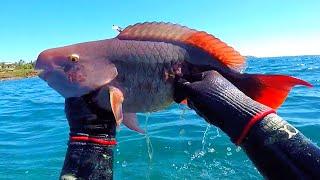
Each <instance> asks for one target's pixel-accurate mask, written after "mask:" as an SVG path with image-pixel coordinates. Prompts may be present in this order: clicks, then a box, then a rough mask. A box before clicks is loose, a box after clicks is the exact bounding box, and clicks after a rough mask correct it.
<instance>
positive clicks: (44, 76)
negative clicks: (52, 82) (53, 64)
mask: <svg viewBox="0 0 320 180" xmlns="http://www.w3.org/2000/svg"><path fill="white" fill-rule="evenodd" d="M36 72H37V73H38V76H39V77H40V78H41V79H43V80H44V81H47V80H48V77H49V75H50V74H51V72H52V71H46V70H43V69H41V70H36Z"/></svg>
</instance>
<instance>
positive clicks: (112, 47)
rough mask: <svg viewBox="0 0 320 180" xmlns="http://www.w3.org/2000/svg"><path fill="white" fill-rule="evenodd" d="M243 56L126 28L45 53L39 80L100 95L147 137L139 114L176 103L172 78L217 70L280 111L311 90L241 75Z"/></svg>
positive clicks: (163, 31) (169, 27)
mask: <svg viewBox="0 0 320 180" xmlns="http://www.w3.org/2000/svg"><path fill="white" fill-rule="evenodd" d="M244 67H245V57H243V56H242V55H240V53H239V52H237V51H236V50H234V49H233V48H232V47H230V46H228V45H227V44H226V43H224V42H222V41H221V40H220V39H218V38H216V37H215V36H213V35H211V34H208V33H206V32H204V31H197V30H195V29H190V28H187V27H185V26H181V25H177V24H171V23H162V22H146V23H138V24H135V25H131V26H128V27H127V28H125V29H124V30H122V31H121V32H120V33H119V34H118V35H117V36H116V37H115V38H112V39H105V40H99V41H92V42H85V43H79V44H74V45H69V46H64V47H59V48H53V49H48V50H45V51H43V52H41V53H40V54H39V56H38V59H37V61H36V69H38V70H41V71H42V72H41V73H40V74H39V77H40V78H42V79H43V80H44V81H46V82H47V83H48V85H49V86H50V87H52V88H53V89H54V90H56V91H57V92H58V93H60V94H61V95H62V96H63V97H65V98H68V97H80V96H82V95H85V94H88V93H90V92H92V91H95V90H100V92H99V95H98V96H97V101H98V102H97V103H98V104H99V105H100V106H103V108H105V109H106V110H110V111H112V112H113V114H114V116H115V119H116V122H117V124H118V125H120V123H121V122H123V123H124V124H125V125H126V126H127V127H128V128H130V129H132V130H135V131H137V132H141V133H142V132H143V130H142V129H140V128H139V126H138V124H137V120H136V114H135V113H137V112H152V111H157V110H161V109H163V108H165V107H167V106H168V105H170V104H172V103H173V92H174V79H175V77H176V76H185V75H190V74H193V73H199V72H203V71H207V70H215V71H217V72H219V73H220V74H221V75H223V76H224V77H225V78H226V79H228V80H229V81H230V82H231V83H233V84H234V85H235V86H236V87H238V88H239V89H240V90H241V91H242V92H243V93H245V94H246V95H247V96H249V97H251V98H252V99H254V100H255V101H258V102H260V103H262V104H265V105H267V106H269V107H271V108H274V109H276V108H278V107H279V106H280V105H281V104H282V103H283V102H284V100H285V99H286V97H287V95H288V93H289V91H290V90H291V88H292V87H293V86H295V85H304V86H308V87H311V86H312V85H311V84H309V83H308V82H306V81H303V80H300V79H297V78H294V77H291V76H286V75H265V74H246V73H242V70H243V69H244Z"/></svg>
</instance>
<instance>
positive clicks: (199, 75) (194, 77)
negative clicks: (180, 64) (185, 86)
mask: <svg viewBox="0 0 320 180" xmlns="http://www.w3.org/2000/svg"><path fill="white" fill-rule="evenodd" d="M184 78H185V79H186V80H188V81H189V82H195V81H202V80H203V78H204V74H203V73H196V74H190V75H185V76H184Z"/></svg>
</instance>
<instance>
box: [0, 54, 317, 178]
mask: <svg viewBox="0 0 320 180" xmlns="http://www.w3.org/2000/svg"><path fill="white" fill-rule="evenodd" d="M319 62H320V56H300V57H277V58H253V57H251V58H249V60H248V68H247V70H246V72H251V73H278V74H288V75H293V76H296V77H299V78H302V79H304V80H307V81H309V82H310V83H312V84H313V85H314V88H312V89H309V88H305V87H296V88H294V89H293V90H292V91H291V93H290V95H289V97H288V99H287V101H286V102H285V103H284V105H283V106H282V107H281V108H280V109H279V111H278V113H279V114H280V115H281V116H282V117H283V118H284V119H286V120H287V121H289V122H290V123H292V124H293V125H294V126H296V127H297V129H299V130H300V131H302V132H303V133H304V134H305V135H306V136H307V137H308V138H310V139H311V140H312V141H313V142H315V143H317V144H319V145H320V133H319V132H320V117H319V114H320V63H319ZM63 108H64V99H63V98H62V97H60V96H59V95H58V94H57V93H56V92H55V91H53V90H52V89H50V88H49V87H48V86H47V85H46V84H45V83H44V82H43V81H41V80H40V79H39V78H30V79H21V80H9V81H2V82H0V179H57V178H58V176H59V173H60V170H61V167H62V165H63V160H64V155H65V152H66V148H67V139H68V126H67V122H66V118H65V115H64V111H63ZM138 119H139V122H140V125H141V126H142V127H143V128H146V129H147V131H148V133H147V135H140V134H137V133H135V132H132V131H130V130H128V129H126V128H125V127H121V131H120V132H118V134H117V140H118V145H117V147H115V149H114V152H115V153H114V154H115V160H114V178H115V179H262V176H261V175H260V174H259V172H258V171H257V170H256V169H255V168H254V166H253V165H252V163H251V161H250V160H249V159H248V158H247V157H246V155H245V153H244V152H243V151H242V150H241V149H240V148H238V147H236V146H234V145H233V144H232V143H231V142H230V141H229V138H228V137H227V136H226V135H225V134H224V133H223V132H221V131H220V130H218V129H217V128H216V127H214V126H210V125H208V124H207V123H206V122H205V121H204V120H202V119H201V118H199V117H198V116H197V115H196V114H195V113H194V112H193V111H192V110H189V109H188V108H186V107H185V106H183V105H177V104H173V105H172V106H170V107H168V108H167V109H165V110H162V111H159V112H155V113H151V114H138Z"/></svg>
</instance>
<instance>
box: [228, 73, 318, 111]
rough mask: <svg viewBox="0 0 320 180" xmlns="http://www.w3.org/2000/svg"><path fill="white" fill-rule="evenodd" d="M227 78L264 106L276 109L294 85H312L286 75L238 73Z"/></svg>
mask: <svg viewBox="0 0 320 180" xmlns="http://www.w3.org/2000/svg"><path fill="white" fill-rule="evenodd" d="M233 74H234V75H233V76H232V77H231V78H230V77H229V78H228V79H229V80H230V81H231V82H232V83H233V84H234V85H235V86H236V87H237V88H239V89H240V90H241V91H242V92H243V93H245V94H246V95H247V96H249V97H250V98H252V99H253V100H255V101H257V102H260V103H262V104H264V105H266V106H269V107H271V108H274V109H277V108H279V107H280V106H281V104H282V103H283V102H284V101H285V100H286V98H287V96H288V94H289V92H290V90H291V89H292V88H293V87H294V86H296V85H303V86H307V87H312V85H311V84H310V83H308V82H306V81H304V80H301V79H298V78H295V77H291V76H286V75H265V74H240V73H233Z"/></svg>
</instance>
